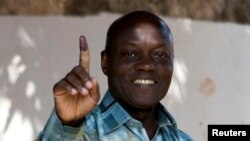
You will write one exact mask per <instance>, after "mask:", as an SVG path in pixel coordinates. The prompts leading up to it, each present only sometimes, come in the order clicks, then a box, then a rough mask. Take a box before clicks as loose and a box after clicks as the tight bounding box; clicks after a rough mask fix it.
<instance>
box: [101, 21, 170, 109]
mask: <svg viewBox="0 0 250 141" xmlns="http://www.w3.org/2000/svg"><path fill="white" fill-rule="evenodd" d="M138 21H139V20H138ZM160 25H161V26H156V25H154V24H152V23H150V22H146V21H145V22H141V21H140V22H137V23H135V24H133V26H129V27H126V28H124V29H123V30H121V31H120V33H119V34H118V35H117V36H116V37H115V38H114V40H115V41H114V42H113V43H112V51H111V52H110V54H107V53H103V54H102V68H103V72H104V73H105V74H106V75H107V76H108V83H109V89H110V92H111V94H112V96H113V97H114V98H115V99H116V100H117V101H118V102H119V103H121V104H122V105H125V106H130V107H135V108H150V107H152V106H155V105H156V104H157V103H158V102H159V101H160V100H161V99H162V98H163V97H164V96H165V95H166V93H167V91H168V88H169V85H170V82H171V79H172V73H173V47H172V37H171V33H170V31H169V29H168V28H167V27H166V26H165V25H162V24H160Z"/></svg>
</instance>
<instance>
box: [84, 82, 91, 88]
mask: <svg viewBox="0 0 250 141" xmlns="http://www.w3.org/2000/svg"><path fill="white" fill-rule="evenodd" d="M85 86H86V87H87V88H88V89H91V88H92V87H93V84H92V82H91V81H87V82H86V83H85Z"/></svg>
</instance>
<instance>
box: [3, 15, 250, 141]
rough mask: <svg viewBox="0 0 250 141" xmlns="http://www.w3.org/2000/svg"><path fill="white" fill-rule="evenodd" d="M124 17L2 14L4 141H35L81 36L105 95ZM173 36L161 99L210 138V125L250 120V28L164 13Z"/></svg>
mask: <svg viewBox="0 0 250 141" xmlns="http://www.w3.org/2000/svg"><path fill="white" fill-rule="evenodd" d="M118 16H119V15H114V14H112V15H111V14H107V13H102V14H100V15H93V16H87V17H53V16H51V17H0V121H1V122H0V140H1V141H10V140H17V139H18V140H32V139H33V138H34V137H35V136H36V135H37V134H38V132H39V131H40V130H41V129H42V128H43V126H44V124H45V123H46V120H47V119H48V117H49V114H50V112H51V110H52V108H53V99H52V87H53V84H54V83H55V82H57V81H58V80H59V79H60V78H62V77H64V76H65V75H66V73H67V72H69V71H70V70H71V69H72V67H73V66H75V65H77V64H78V55H79V52H78V37H79V35H81V34H84V35H85V36H86V37H87V40H88V42H89V46H90V51H91V70H90V72H91V75H93V76H95V77H96V78H97V79H98V81H99V83H100V84H101V91H102V92H105V90H106V88H107V86H106V77H105V76H104V75H103V74H102V72H101V70H100V51H101V50H102V49H103V48H104V43H105V34H106V31H107V29H108V26H109V25H110V23H111V22H112V21H113V20H114V19H116V18H117V17H118ZM164 19H165V21H166V22H167V23H169V25H170V27H171V29H172V32H173V35H174V41H175V72H174V77H173V81H172V85H171V89H170V91H169V94H168V96H167V97H166V98H165V99H164V100H163V103H164V104H165V105H166V106H168V108H169V110H170V111H171V112H172V114H173V115H174V116H175V118H176V120H177V121H178V124H179V127H180V128H182V129H183V130H184V131H186V132H187V133H189V134H190V135H191V136H193V138H194V139H195V140H197V141H206V140H207V124H249V123H250V118H249V117H250V110H249V108H248V107H249V106H250V104H249V102H248V101H249V99H250V95H249V91H250V87H249V86H250V80H249V78H250V74H249V72H250V64H249V60H250V56H249V53H250V47H249V44H250V26H249V25H236V24H230V23H209V22H197V21H191V20H188V19H171V18H164Z"/></svg>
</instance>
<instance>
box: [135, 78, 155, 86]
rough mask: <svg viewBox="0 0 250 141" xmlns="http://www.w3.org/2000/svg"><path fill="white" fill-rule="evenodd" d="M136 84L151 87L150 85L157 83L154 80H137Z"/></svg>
mask: <svg viewBox="0 0 250 141" xmlns="http://www.w3.org/2000/svg"><path fill="white" fill-rule="evenodd" d="M134 83H135V84H143V85H150V84H154V83H155V82H154V81H153V80H145V79H136V80H134Z"/></svg>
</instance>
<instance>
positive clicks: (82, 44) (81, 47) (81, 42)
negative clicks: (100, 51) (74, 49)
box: [79, 36, 88, 51]
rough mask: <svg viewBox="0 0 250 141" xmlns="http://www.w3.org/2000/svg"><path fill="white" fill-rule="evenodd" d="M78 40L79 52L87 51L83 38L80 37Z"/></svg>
mask: <svg viewBox="0 0 250 141" xmlns="http://www.w3.org/2000/svg"><path fill="white" fill-rule="evenodd" d="M79 40H80V50H81V51H86V50H88V44H87V41H86V38H85V36H80V38H79Z"/></svg>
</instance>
